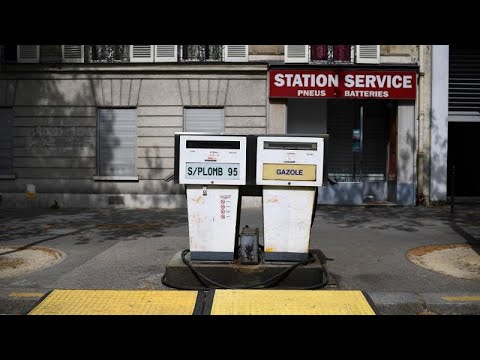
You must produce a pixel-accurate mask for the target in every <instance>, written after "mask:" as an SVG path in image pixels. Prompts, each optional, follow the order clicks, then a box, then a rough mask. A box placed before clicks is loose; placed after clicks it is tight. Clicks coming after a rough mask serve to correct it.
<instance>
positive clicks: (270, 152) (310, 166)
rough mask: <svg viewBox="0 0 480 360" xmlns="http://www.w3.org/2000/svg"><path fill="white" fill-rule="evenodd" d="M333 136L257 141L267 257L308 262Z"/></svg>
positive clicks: (269, 137)
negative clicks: (313, 219)
mask: <svg viewBox="0 0 480 360" xmlns="http://www.w3.org/2000/svg"><path fill="white" fill-rule="evenodd" d="M327 139H328V135H316V136H314V135H312V136H297V135H295V136H288V135H285V136H281V135H259V136H258V137H257V163H256V183H257V185H263V190H262V197H263V200H262V204H263V232H264V234H263V236H264V256H265V260H269V261H303V260H305V259H307V258H308V253H309V244H310V228H311V224H312V216H313V213H314V210H315V208H316V193H317V187H318V186H323V185H324V184H325V179H326V172H325V171H324V155H325V145H326V141H327Z"/></svg>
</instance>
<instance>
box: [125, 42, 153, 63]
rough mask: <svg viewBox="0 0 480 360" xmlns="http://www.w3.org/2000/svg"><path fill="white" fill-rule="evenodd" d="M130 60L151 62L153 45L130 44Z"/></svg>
mask: <svg viewBox="0 0 480 360" xmlns="http://www.w3.org/2000/svg"><path fill="white" fill-rule="evenodd" d="M130 62H153V45H131V46H130Z"/></svg>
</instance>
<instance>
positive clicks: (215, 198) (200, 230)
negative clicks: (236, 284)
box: [174, 133, 247, 261]
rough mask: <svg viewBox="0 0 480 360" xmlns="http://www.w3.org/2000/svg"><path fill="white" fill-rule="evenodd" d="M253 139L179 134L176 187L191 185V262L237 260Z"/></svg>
mask: <svg viewBox="0 0 480 360" xmlns="http://www.w3.org/2000/svg"><path fill="white" fill-rule="evenodd" d="M246 148H247V136H246V135H245V136H239V135H224V134H204V133H176V134H175V177H174V180H175V182H176V183H179V184H185V187H186V193H187V207H188V230H189V241H190V258H191V260H206V261H218V260H222V261H225V260H233V258H234V250H235V243H236V225H237V216H239V215H238V211H237V207H238V194H239V186H240V185H245V183H246V158H247V156H246Z"/></svg>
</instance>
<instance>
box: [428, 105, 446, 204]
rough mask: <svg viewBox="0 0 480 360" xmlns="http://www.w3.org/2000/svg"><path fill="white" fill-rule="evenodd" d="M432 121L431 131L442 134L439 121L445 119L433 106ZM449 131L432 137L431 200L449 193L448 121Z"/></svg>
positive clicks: (439, 198)
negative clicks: (439, 116) (441, 117)
mask: <svg viewBox="0 0 480 360" xmlns="http://www.w3.org/2000/svg"><path fill="white" fill-rule="evenodd" d="M431 114H432V121H431V122H430V126H431V133H435V134H441V131H439V130H441V129H440V127H439V123H441V122H442V121H445V119H439V118H438V115H437V114H436V112H435V109H433V108H432V113H431ZM446 131H447V133H445V134H443V135H440V136H438V135H437V136H435V137H432V138H431V140H430V147H431V152H430V154H431V157H430V169H431V170H430V194H432V195H431V196H432V198H431V200H446V199H447V198H446V195H447V154H448V123H447V127H446Z"/></svg>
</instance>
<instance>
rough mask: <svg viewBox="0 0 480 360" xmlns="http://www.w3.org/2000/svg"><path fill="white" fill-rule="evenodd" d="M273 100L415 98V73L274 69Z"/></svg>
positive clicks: (272, 74)
mask: <svg viewBox="0 0 480 360" xmlns="http://www.w3.org/2000/svg"><path fill="white" fill-rule="evenodd" d="M269 76H270V80H269V81H270V97H280V98H341V99H367V98H372V99H415V94H416V89H417V80H416V79H417V78H416V72H415V71H389V70H381V71H376V70H365V71H363V70H331V69H329V70H288V69H282V70H277V69H273V70H270V72H269Z"/></svg>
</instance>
